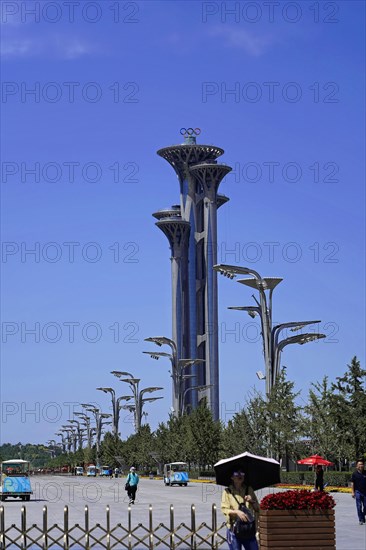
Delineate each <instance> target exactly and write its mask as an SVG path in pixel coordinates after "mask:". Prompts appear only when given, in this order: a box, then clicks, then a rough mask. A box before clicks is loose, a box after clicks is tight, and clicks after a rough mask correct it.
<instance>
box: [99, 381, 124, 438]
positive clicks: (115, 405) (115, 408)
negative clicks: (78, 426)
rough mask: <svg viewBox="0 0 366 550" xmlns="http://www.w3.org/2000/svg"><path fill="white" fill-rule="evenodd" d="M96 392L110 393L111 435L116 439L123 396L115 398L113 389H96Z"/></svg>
mask: <svg viewBox="0 0 366 550" xmlns="http://www.w3.org/2000/svg"><path fill="white" fill-rule="evenodd" d="M115 372H117V371H113V372H112V374H114V373H115ZM121 374H123V375H127V374H129V373H121ZM97 390H99V391H102V392H104V393H110V394H111V398H112V413H113V414H112V416H113V422H112V429H113V435H114V437H118V435H119V432H118V426H119V416H120V413H119V411H120V409H121V405H120V403H121V401H123V399H124V396H121V397H118V398H116V392H115V390H114V389H113V388H97Z"/></svg>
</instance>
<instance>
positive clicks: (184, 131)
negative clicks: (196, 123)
mask: <svg viewBox="0 0 366 550" xmlns="http://www.w3.org/2000/svg"><path fill="white" fill-rule="evenodd" d="M180 133H181V135H182V136H185V137H186V136H199V135H200V133H201V128H194V129H193V128H181V129H180Z"/></svg>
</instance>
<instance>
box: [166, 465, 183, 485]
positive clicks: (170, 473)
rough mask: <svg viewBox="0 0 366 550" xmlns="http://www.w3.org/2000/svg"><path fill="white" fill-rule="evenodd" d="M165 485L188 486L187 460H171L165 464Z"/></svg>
mask: <svg viewBox="0 0 366 550" xmlns="http://www.w3.org/2000/svg"><path fill="white" fill-rule="evenodd" d="M163 479H164V485H165V486H166V485H169V486H172V485H183V486H184V487H187V483H188V481H189V476H188V464H187V463H186V462H169V464H164V475H163Z"/></svg>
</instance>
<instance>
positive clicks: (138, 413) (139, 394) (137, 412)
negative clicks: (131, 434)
mask: <svg viewBox="0 0 366 550" xmlns="http://www.w3.org/2000/svg"><path fill="white" fill-rule="evenodd" d="M140 381H141V379H140V378H133V377H131V378H120V382H125V383H127V384H129V386H130V388H131V391H132V395H131V396H129V395H127V396H123V397H125V398H127V399H126V400H130V399H133V400H134V404H133V405H132V404H131V405H125V406H124V407H123V408H129V407H130V409H132V408H134V411H133V412H134V419H135V431H136V432H138V431H139V429H140V427H141V419H142V409H143V406H144V404H145V403H152V402H153V401H157V400H158V399H163V397H148V398H144V397H143V396H144V395H145V393H152V392H154V391H159V390H162V389H164V388H160V387H149V388H144V389H142V390H140V391H139V383H140ZM131 412H132V410H131Z"/></svg>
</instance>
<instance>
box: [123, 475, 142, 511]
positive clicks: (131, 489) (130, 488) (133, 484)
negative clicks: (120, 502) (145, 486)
mask: <svg viewBox="0 0 366 550" xmlns="http://www.w3.org/2000/svg"><path fill="white" fill-rule="evenodd" d="M139 481H140V479H139V476H138V475H137V473H136V468H135V467H134V466H131V468H130V473H129V474H128V476H127V478H126V491H127V494H128V497H129V499H130V502H129V504H135V498H136V491H137V485H138V484H139Z"/></svg>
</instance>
